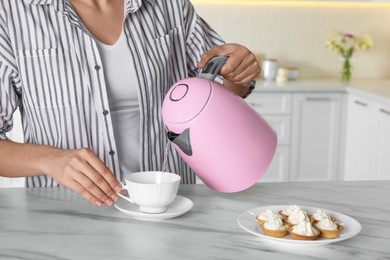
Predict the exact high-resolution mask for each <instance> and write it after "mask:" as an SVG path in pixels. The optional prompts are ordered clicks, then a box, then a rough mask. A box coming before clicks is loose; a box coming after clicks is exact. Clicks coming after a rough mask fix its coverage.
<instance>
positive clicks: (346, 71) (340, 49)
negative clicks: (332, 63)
mask: <svg viewBox="0 0 390 260" xmlns="http://www.w3.org/2000/svg"><path fill="white" fill-rule="evenodd" d="M325 46H326V47H327V48H328V49H329V50H331V51H334V52H336V53H337V54H338V55H339V56H340V57H341V58H342V59H343V67H342V70H341V79H342V80H346V81H348V80H349V79H350V78H351V63H350V59H351V57H352V55H353V53H354V52H355V50H358V49H360V50H368V49H370V48H371V47H372V46H373V41H372V38H371V36H370V35H368V34H367V35H364V36H362V37H359V36H356V35H353V34H351V33H344V32H339V31H336V32H333V33H332V34H331V35H329V36H328V39H327V41H326V44H325Z"/></svg>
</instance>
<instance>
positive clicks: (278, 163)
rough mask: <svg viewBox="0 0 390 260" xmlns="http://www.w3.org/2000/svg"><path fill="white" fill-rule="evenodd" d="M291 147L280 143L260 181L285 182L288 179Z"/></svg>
mask: <svg viewBox="0 0 390 260" xmlns="http://www.w3.org/2000/svg"><path fill="white" fill-rule="evenodd" d="M289 158H290V147H288V146H286V145H279V146H278V147H277V148H276V152H275V156H274V158H273V160H272V163H271V165H270V166H269V168H268V170H267V171H266V172H265V174H264V175H263V177H261V179H260V182H283V181H288V179H289V176H288V173H289Z"/></svg>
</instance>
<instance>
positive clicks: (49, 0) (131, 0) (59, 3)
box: [23, 0, 156, 13]
mask: <svg viewBox="0 0 390 260" xmlns="http://www.w3.org/2000/svg"><path fill="white" fill-rule="evenodd" d="M23 1H24V2H25V3H27V4H32V5H50V4H52V5H54V7H55V8H56V9H57V10H59V11H61V12H63V11H64V7H65V6H66V2H67V1H69V0H23ZM143 1H148V2H150V3H151V4H155V3H156V0H125V10H127V11H129V12H131V13H134V12H135V11H137V10H138V9H139V8H140V7H141V5H142V2H143Z"/></svg>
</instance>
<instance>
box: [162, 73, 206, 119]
mask: <svg viewBox="0 0 390 260" xmlns="http://www.w3.org/2000/svg"><path fill="white" fill-rule="evenodd" d="M211 91H212V86H211V81H210V80H207V79H204V78H187V79H184V80H181V81H178V82H177V83H176V84H175V85H173V86H172V87H171V88H170V89H169V91H168V93H167V95H166V96H165V98H164V102H163V105H162V117H163V120H164V122H170V123H175V124H177V123H184V122H188V121H190V120H191V119H193V118H195V117H196V116H197V115H199V113H200V112H202V110H203V108H204V107H205V106H206V104H207V102H208V100H209V98H210V95H211Z"/></svg>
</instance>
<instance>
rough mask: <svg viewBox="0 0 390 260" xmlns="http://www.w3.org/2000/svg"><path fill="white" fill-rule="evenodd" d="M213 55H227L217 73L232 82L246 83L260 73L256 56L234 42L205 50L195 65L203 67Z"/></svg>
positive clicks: (237, 83)
mask: <svg viewBox="0 0 390 260" xmlns="http://www.w3.org/2000/svg"><path fill="white" fill-rule="evenodd" d="M215 56H227V57H228V59H227V61H226V63H225V65H224V66H223V67H222V68H221V70H220V72H219V75H221V76H222V77H224V79H226V80H228V81H230V82H231V83H233V84H236V85H241V86H243V85H246V84H248V83H249V82H250V81H251V80H253V79H255V78H256V77H257V76H258V75H259V74H260V71H261V68H260V64H259V62H258V61H257V59H256V56H255V55H254V54H253V53H252V52H251V51H250V50H248V49H247V48H246V47H244V46H242V45H239V44H235V43H229V44H224V45H220V46H216V47H214V48H212V49H211V50H209V51H207V52H205V53H204V54H203V55H202V57H201V59H200V61H199V63H198V65H197V66H198V68H203V67H204V66H205V65H206V63H207V61H209V60H210V59H211V58H213V57H215Z"/></svg>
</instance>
